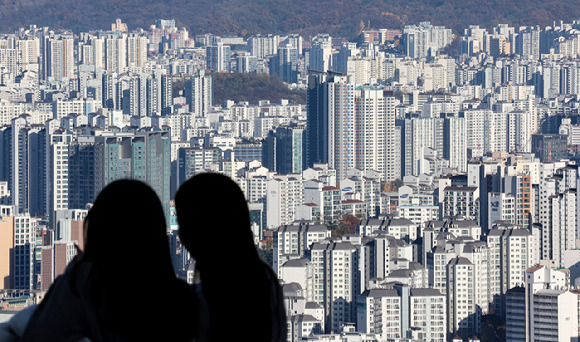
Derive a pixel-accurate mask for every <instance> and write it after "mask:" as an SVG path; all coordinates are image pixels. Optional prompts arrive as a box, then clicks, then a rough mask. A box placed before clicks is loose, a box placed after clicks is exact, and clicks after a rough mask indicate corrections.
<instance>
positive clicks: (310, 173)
mask: <svg viewBox="0 0 580 342" xmlns="http://www.w3.org/2000/svg"><path fill="white" fill-rule="evenodd" d="M238 73H243V74H248V75H250V77H251V75H260V74H265V75H270V76H269V77H272V78H277V79H279V80H281V82H284V84H285V85H286V86H287V88H288V90H289V91H290V90H291V89H292V90H296V91H299V92H302V94H304V98H305V103H306V104H300V103H297V102H295V101H289V100H288V99H285V98H281V99H280V100H279V101H276V102H273V101H268V100H265V99H262V100H260V101H257V102H255V103H250V102H248V101H239V102H234V101H232V100H226V101H225V103H215V100H214V99H215V96H214V95H215V94H214V87H215V86H216V82H220V81H219V78H218V77H216V76H215V75H218V74H228V75H231V76H232V77H234V82H235V80H236V79H235V76H236V75H237V74H238ZM0 81H1V85H0V255H1V257H0V280H1V282H0V291H1V292H0V293H2V295H3V297H0V301H1V302H2V304H3V305H6V308H9V309H10V308H12V309H15V308H22V307H23V306H27V305H29V304H31V303H34V302H36V301H37V298H38V297H39V296H41V295H42V293H43V291H46V290H47V289H48V288H49V287H50V285H51V284H52V282H53V281H54V279H55V278H56V277H58V276H59V275H60V274H62V273H63V272H64V269H65V266H66V265H67V264H68V263H69V262H70V261H71V260H72V259H73V258H74V256H75V255H76V247H75V246H77V245H78V246H80V247H81V248H82V246H83V243H84V237H83V234H82V227H83V220H84V219H85V217H86V215H87V213H88V211H89V210H90V207H91V205H92V203H93V201H94V198H95V197H96V196H97V195H98V194H99V192H100V191H101V190H102V189H103V188H104V187H105V186H106V185H107V184H109V183H110V182H112V181H115V180H117V179H123V178H132V179H137V180H141V181H144V182H146V183H147V184H149V186H151V188H152V189H153V190H154V192H155V193H156V195H157V196H158V197H159V199H160V201H161V205H162V206H163V210H164V213H165V217H166V220H167V223H168V227H167V237H168V241H169V244H170V246H171V258H172V261H173V266H174V268H175V273H176V276H177V277H178V278H180V279H183V280H185V281H187V282H189V283H190V284H192V283H193V282H195V281H197V280H196V277H194V275H195V261H194V260H193V259H191V258H190V256H189V253H188V252H187V250H186V249H185V247H183V246H182V245H181V243H180V240H179V237H178V224H177V220H176V212H175V206H174V203H173V200H174V198H175V194H176V192H177V191H178V189H179V187H180V186H181V184H183V183H184V182H185V181H186V180H188V179H190V178H191V177H193V176H195V175H196V174H199V173H202V172H217V173H221V174H224V175H226V176H228V177H230V178H231V179H233V180H234V181H235V183H236V184H237V185H238V186H239V187H240V189H241V191H242V192H243V193H244V195H245V197H246V201H247V205H248V209H249V213H250V218H251V229H252V232H253V234H254V242H255V245H256V248H258V250H259V252H260V253H261V255H262V257H263V259H264V260H266V261H267V262H268V263H269V265H270V266H271V267H272V269H273V271H274V274H275V275H277V276H278V281H279V282H280V284H281V286H282V288H283V292H284V303H285V308H286V315H287V326H288V336H287V340H288V341H300V340H332V341H334V340H341V339H342V338H344V337H345V336H352V338H354V340H378V341H387V340H389V341H390V340H393V339H394V340H404V339H409V340H411V341H417V340H418V341H424V340H428V341H452V340H455V339H456V338H459V339H460V340H474V339H473V338H474V337H475V336H476V337H477V338H483V337H485V336H486V334H489V333H490V330H489V329H491V328H490V327H489V326H488V324H489V320H491V319H498V320H500V321H502V320H503V321H502V322H503V323H502V324H499V326H497V325H496V326H494V327H493V328H494V329H496V330H494V333H496V332H497V331H500V330H502V327H503V326H505V337H506V340H507V341H543V340H550V341H552V340H554V341H561V340H567V341H568V340H570V339H574V338H576V339H577V338H578V333H579V331H580V328H579V317H578V312H579V307H578V303H579V302H580V291H578V287H579V286H580V253H579V251H580V199H579V198H578V194H577V189H578V188H579V185H580V184H579V182H580V172H579V165H580V164H579V160H580V158H579V155H578V151H580V147H579V146H580V109H579V108H580V99H579V96H580V23H578V22H575V21H574V22H571V23H561V22H560V23H558V25H557V26H554V27H544V28H540V27H538V26H525V27H524V26H523V27H512V26H509V25H507V24H499V25H497V26H495V27H493V28H492V29H486V28H483V27H479V26H476V25H471V26H469V27H467V28H465V30H464V31H463V32H462V33H461V34H459V35H454V33H453V32H452V30H451V29H450V28H446V27H444V26H437V25H432V24H431V23H430V22H428V21H422V22H419V23H417V24H408V25H404V26H403V27H401V28H400V29H392V28H376V29H370V28H367V29H363V30H361V32H360V35H359V36H358V37H357V39H356V41H346V40H344V39H342V38H336V36H332V35H331V34H328V33H320V34H318V35H316V36H314V37H304V36H301V35H299V34H292V33H290V34H275V33H272V34H256V35H251V36H249V37H242V36H217V35H213V34H197V35H193V34H191V35H190V33H189V31H188V30H187V29H186V28H184V27H181V26H180V25H179V24H177V23H176V21H175V20H172V19H159V20H156V21H155V23H154V24H153V25H151V26H150V27H149V29H148V30H138V31H135V30H131V29H130V27H128V25H126V23H123V22H122V21H121V20H117V21H115V22H114V23H112V24H111V30H106V31H104V30H99V31H89V32H80V33H79V34H73V33H71V32H68V31H66V30H50V29H48V28H41V27H35V26H31V27H29V28H27V29H24V28H23V29H21V30H18V31H16V32H15V33H5V34H2V35H0ZM238 83H239V86H240V87H241V88H243V87H244V86H247V84H244V83H243V82H241V81H238ZM257 96H260V94H259V93H258V94H257ZM198 195H199V196H201V197H203V196H204V194H198ZM224 196H226V194H224ZM219 205H220V204H219V203H216V207H217V208H219V209H220V210H221V211H222V212H223V213H224V215H226V214H227V212H228V208H227V207H224V208H220V207H219ZM212 219H214V220H216V222H217V221H219V220H220V217H215V218H212ZM216 227H218V225H217V223H216ZM207 229H216V228H215V227H207ZM220 233H221V232H220V231H215V232H214V234H215V236H216V239H215V244H216V248H219V246H220V245H219V241H220V239H222V238H223V239H227V238H228V237H227V236H223V237H222V236H221V234H220ZM111 238H114V237H111ZM223 252H224V253H227V252H228V251H223ZM226 271H227V265H224V272H226ZM4 303H5V304H4ZM11 305H12V306H11ZM6 308H5V307H4V306H3V309H6ZM0 314H2V312H0ZM10 315H11V313H6V316H1V315H0V318H2V317H9V316H10ZM498 338H499V337H498Z"/></svg>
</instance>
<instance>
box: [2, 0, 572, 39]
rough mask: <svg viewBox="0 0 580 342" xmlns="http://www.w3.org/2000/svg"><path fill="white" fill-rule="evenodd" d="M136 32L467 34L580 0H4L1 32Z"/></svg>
mask: <svg viewBox="0 0 580 342" xmlns="http://www.w3.org/2000/svg"><path fill="white" fill-rule="evenodd" d="M116 18H121V19H122V20H123V21H124V22H127V23H128V25H129V29H134V28H137V27H142V28H147V27H148V26H149V25H151V24H152V23H153V22H154V20H155V19H160V18H163V19H175V20H176V21H177V23H178V24H179V25H180V26H185V27H187V28H188V29H189V30H190V32H191V33H192V34H198V33H208V32H209V33H214V34H219V35H223V34H236V35H244V36H245V35H248V34H255V33H286V32H293V33H301V34H305V35H308V34H314V33H318V32H325V33H330V34H332V35H336V36H341V37H345V38H352V37H354V36H356V35H357V34H358V32H359V31H360V29H361V27H362V26H365V27H372V28H383V27H384V28H400V27H401V26H402V25H403V24H405V23H407V24H414V23H418V22H420V21H431V23H433V24H434V25H444V26H447V27H450V28H453V29H454V30H455V31H456V32H462V31H463V29H464V28H465V27H467V26H468V25H480V26H483V27H488V28H489V27H493V26H495V25H496V24H498V23H508V24H511V25H515V26H520V25H540V26H546V25H551V24H552V22H553V21H554V20H564V21H568V22H569V21H571V20H574V19H580V1H561V0H487V1H480V0H318V1H311V0H0V30H1V32H11V31H13V30H15V29H17V28H18V27H21V26H24V27H27V26H28V25H30V24H36V25H39V26H50V27H53V28H69V29H73V30H74V31H76V32H79V31H88V30H89V29H103V30H106V29H110V24H111V23H112V22H113V21H114V20H115V19H116Z"/></svg>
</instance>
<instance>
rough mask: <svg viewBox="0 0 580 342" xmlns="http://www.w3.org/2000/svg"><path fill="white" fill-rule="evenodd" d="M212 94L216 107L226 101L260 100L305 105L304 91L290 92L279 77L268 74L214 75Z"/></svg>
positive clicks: (254, 102) (250, 101) (254, 101)
mask: <svg viewBox="0 0 580 342" xmlns="http://www.w3.org/2000/svg"><path fill="white" fill-rule="evenodd" d="M213 93H214V95H213V96H214V104H216V105H221V104H223V103H224V102H225V101H226V100H233V101H235V102H240V101H248V102H249V103H250V104H256V103H257V102H258V101H260V100H269V101H270V102H271V103H278V102H280V100H282V99H286V100H290V102H295V103H298V104H306V92H305V91H299V90H290V89H289V88H288V87H287V86H286V85H285V84H284V82H282V79H281V78H280V77H278V76H272V75H268V74H255V73H252V74H236V73H232V74H226V73H214V75H213Z"/></svg>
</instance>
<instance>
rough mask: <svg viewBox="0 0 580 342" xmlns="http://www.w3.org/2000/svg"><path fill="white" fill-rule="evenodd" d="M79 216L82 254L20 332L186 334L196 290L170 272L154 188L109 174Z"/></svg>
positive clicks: (54, 335)
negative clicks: (85, 212) (81, 217)
mask: <svg viewBox="0 0 580 342" xmlns="http://www.w3.org/2000/svg"><path fill="white" fill-rule="evenodd" d="M85 223H86V225H85V227H86V243H85V248H84V254H83V255H82V257H81V258H80V260H79V261H78V262H77V263H75V264H74V265H72V266H71V267H68V268H67V270H66V271H65V273H64V274H63V275H62V276H60V277H58V278H57V279H56V280H55V282H54V283H53V284H52V286H51V287H50V289H49V291H48V293H47V294H46V296H45V298H44V299H43V301H42V302H41V303H40V304H39V305H38V307H37V309H36V310H35V312H34V313H33V315H32V317H31V318H30V321H29V323H28V326H27V328H26V331H25V332H24V336H23V339H22V340H23V341H79V340H81V339H82V338H89V339H90V340H91V341H92V342H98V341H156V340H157V341H191V340H192V339H193V338H194V337H195V335H196V330H197V317H196V316H195V311H192V310H191V306H195V305H196V302H195V299H194V298H195V297H194V294H193V292H192V291H191V288H190V287H189V286H187V284H186V283H185V282H183V281H181V280H179V279H177V278H176V276H175V273H174V270H173V266H172V263H171V256H170V251H169V241H168V238H167V232H166V223H165V215H164V212H163V208H162V206H161V202H160V201H159V198H158V197H157V195H156V193H155V192H154V191H153V190H152V189H151V188H150V187H149V186H148V185H146V184H145V183H143V182H140V181H136V180H118V181H114V182H112V183H110V184H109V185H108V186H106V187H105V188H104V189H103V190H102V191H101V193H100V194H99V195H98V196H97V198H96V200H95V203H94V205H93V207H92V208H91V210H90V211H89V214H88V215H87V218H86V220H85Z"/></svg>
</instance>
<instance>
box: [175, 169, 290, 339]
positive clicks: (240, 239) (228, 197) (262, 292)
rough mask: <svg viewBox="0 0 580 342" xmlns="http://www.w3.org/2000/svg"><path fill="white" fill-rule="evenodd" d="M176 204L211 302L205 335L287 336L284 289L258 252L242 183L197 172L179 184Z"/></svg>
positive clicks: (183, 234) (184, 239) (183, 238)
mask: <svg viewBox="0 0 580 342" xmlns="http://www.w3.org/2000/svg"><path fill="white" fill-rule="evenodd" d="M175 209H176V212H177V220H178V222H179V237H180V239H181V242H182V243H183V244H184V245H185V247H186V248H187V249H188V251H189V252H190V254H191V256H192V257H193V258H195V261H196V264H195V265H196V268H197V269H198V270H199V274H200V279H201V286H202V292H203V295H204V297H205V300H206V302H207V307H208V311H209V332H208V336H207V339H209V340H211V341H233V340H240V339H243V340H251V341H285V340H286V337H287V336H286V317H285V311H284V304H283V298H282V290H281V287H280V285H279V283H278V278H277V277H276V275H275V274H274V273H273V272H272V269H271V268H270V267H269V266H268V265H266V264H265V263H264V262H262V261H261V259H260V258H259V256H258V252H257V250H256V247H255V245H254V240H253V235H252V231H251V229H250V215H249V211H248V206H247V203H246V199H245V197H244V194H243V193H242V191H241V189H240V188H239V187H238V185H237V184H236V183H235V182H234V181H233V180H232V179H230V178H229V177H227V176H224V175H221V174H216V173H203V174H198V175H196V176H194V177H193V178H191V179H189V180H188V181H186V182H185V183H184V184H182V185H181V187H180V189H179V191H178V192H177V195H176V197H175Z"/></svg>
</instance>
